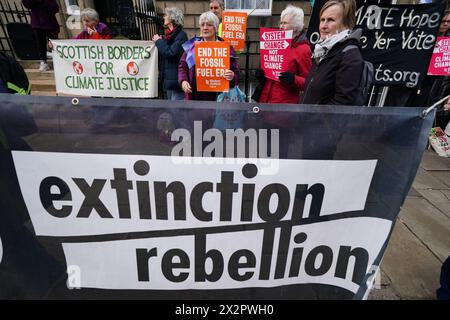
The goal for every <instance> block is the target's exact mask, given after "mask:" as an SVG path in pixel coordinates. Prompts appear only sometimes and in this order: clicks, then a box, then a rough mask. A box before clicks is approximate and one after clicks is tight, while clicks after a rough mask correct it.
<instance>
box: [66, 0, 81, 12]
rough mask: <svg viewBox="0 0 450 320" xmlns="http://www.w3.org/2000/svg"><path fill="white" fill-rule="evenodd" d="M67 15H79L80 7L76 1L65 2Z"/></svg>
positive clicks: (68, 0)
mask: <svg viewBox="0 0 450 320" xmlns="http://www.w3.org/2000/svg"><path fill="white" fill-rule="evenodd" d="M65 2H66V8H67V14H68V15H71V16H73V15H80V6H79V5H78V0H65Z"/></svg>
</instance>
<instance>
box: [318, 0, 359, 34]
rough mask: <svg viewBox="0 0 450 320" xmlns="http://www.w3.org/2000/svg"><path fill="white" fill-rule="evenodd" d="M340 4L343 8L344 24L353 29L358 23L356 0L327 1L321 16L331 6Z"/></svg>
mask: <svg viewBox="0 0 450 320" xmlns="http://www.w3.org/2000/svg"><path fill="white" fill-rule="evenodd" d="M334 5H338V6H340V7H341V8H342V24H343V25H344V26H345V27H347V28H349V29H353V28H354V27H355V24H356V3H355V0H329V1H327V2H325V4H324V5H323V7H322V9H320V16H322V13H323V12H324V11H325V10H326V9H328V8H329V7H331V6H334Z"/></svg>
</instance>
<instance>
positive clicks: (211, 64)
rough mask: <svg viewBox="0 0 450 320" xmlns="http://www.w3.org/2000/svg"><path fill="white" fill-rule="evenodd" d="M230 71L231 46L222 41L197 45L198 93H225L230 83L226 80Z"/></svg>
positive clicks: (203, 42) (196, 71)
mask: <svg viewBox="0 0 450 320" xmlns="http://www.w3.org/2000/svg"><path fill="white" fill-rule="evenodd" d="M228 69H230V45H229V44H228V43H224V42H220V41H214V42H213V41H202V42H196V43H195V77H196V82H197V91H211V92H225V91H228V89H229V87H230V82H229V81H227V80H226V79H225V78H224V75H225V71H226V70H228Z"/></svg>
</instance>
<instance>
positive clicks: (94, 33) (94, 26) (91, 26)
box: [75, 8, 112, 39]
mask: <svg viewBox="0 0 450 320" xmlns="http://www.w3.org/2000/svg"><path fill="white" fill-rule="evenodd" d="M80 17H81V21H82V22H83V26H84V28H83V31H81V33H80V34H78V35H77V36H76V37H75V39H111V38H112V33H111V30H110V29H109V28H108V27H107V26H106V24H104V23H102V22H100V18H99V15H98V12H97V11H95V10H94V9H91V8H86V9H83V10H82V11H81V13H80Z"/></svg>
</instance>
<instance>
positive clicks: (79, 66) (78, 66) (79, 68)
mask: <svg viewBox="0 0 450 320" xmlns="http://www.w3.org/2000/svg"><path fill="white" fill-rule="evenodd" d="M73 71H75V73H76V74H82V73H83V71H84V68H83V65H82V64H81V63H79V62H78V61H74V63H73Z"/></svg>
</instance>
